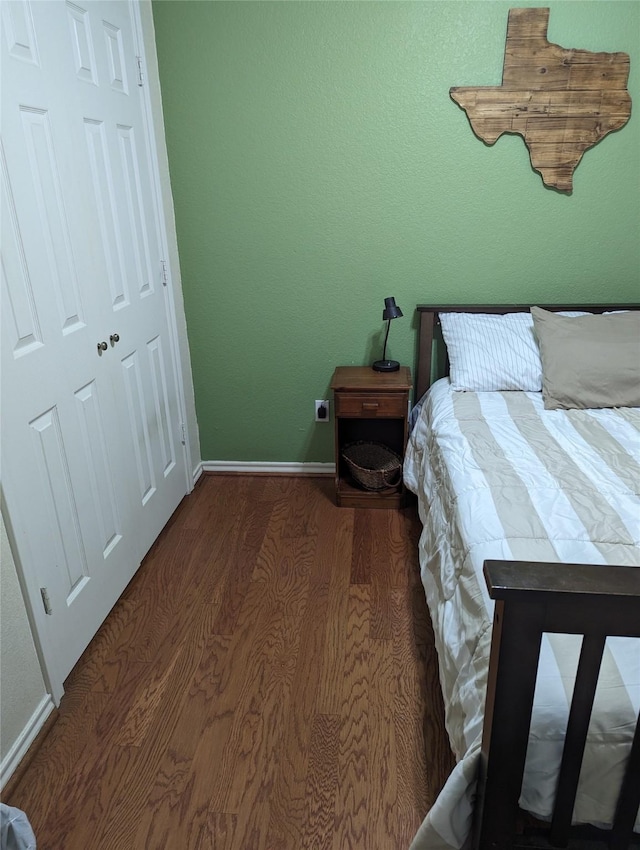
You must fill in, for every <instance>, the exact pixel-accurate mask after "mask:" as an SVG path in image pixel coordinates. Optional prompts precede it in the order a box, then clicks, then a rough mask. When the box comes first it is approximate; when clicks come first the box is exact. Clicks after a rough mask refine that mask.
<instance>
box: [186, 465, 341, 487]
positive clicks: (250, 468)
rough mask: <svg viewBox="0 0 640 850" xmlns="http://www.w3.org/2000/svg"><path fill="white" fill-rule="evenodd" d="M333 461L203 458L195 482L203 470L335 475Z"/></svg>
mask: <svg viewBox="0 0 640 850" xmlns="http://www.w3.org/2000/svg"><path fill="white" fill-rule="evenodd" d="M335 471H336V467H335V464H333V463H271V462H270V461H237V460H203V461H202V462H201V463H200V464H198V466H197V467H196V469H195V470H194V473H193V483H194V484H195V482H196V481H197V480H198V478H200V476H201V475H202V473H203V472H239V473H245V475H256V474H258V475H259V474H262V475H334V474H335Z"/></svg>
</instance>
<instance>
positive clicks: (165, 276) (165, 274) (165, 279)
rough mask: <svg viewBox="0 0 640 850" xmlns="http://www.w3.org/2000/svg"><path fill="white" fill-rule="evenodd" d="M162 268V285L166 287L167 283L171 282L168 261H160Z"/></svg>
mask: <svg viewBox="0 0 640 850" xmlns="http://www.w3.org/2000/svg"><path fill="white" fill-rule="evenodd" d="M160 266H161V268H162V285H163V286H166V285H167V283H168V282H169V275H168V272H167V261H166V260H160Z"/></svg>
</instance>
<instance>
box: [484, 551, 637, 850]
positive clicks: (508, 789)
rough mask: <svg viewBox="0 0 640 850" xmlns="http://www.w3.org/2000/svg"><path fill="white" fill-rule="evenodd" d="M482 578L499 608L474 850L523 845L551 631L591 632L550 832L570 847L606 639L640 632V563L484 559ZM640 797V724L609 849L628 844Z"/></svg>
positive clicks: (584, 651) (584, 650) (554, 843)
mask: <svg viewBox="0 0 640 850" xmlns="http://www.w3.org/2000/svg"><path fill="white" fill-rule="evenodd" d="M484 574H485V579H486V582H487V587H488V589H489V595H490V596H491V598H492V599H494V600H495V611H494V623H493V634H492V643H491V658H490V663H489V676H488V682H487V699H486V708H485V722H484V730H483V736H482V756H481V767H480V775H479V779H478V792H477V798H476V807H475V815H476V822H475V829H474V845H473V846H474V848H476V849H477V850H508V849H509V848H513V847H514V846H515V845H516V844H517V841H516V823H517V818H518V800H519V797H520V792H521V789H522V779H523V774H524V766H525V759H526V754H527V746H528V739H529V727H530V725H531V714H532V709H533V697H534V693H535V686H536V678H537V669H538V660H539V656H540V645H541V641H542V635H543V633H544V632H550V633H562V634H575V635H582V636H583V643H582V651H581V653H580V660H579V664H578V672H577V674H576V683H575V689H574V694H573V698H572V700H571V706H570V711H569V721H568V725H567V730H566V736H565V746H564V751H563V756H562V763H561V767H560V773H559V780H558V788H557V792H556V799H555V804H554V810H553V817H552V826H551V834H550V836H549V839H550V842H551V844H552V846H559V847H562V846H566V845H567V841H568V839H569V833H570V829H571V821H572V814H573V807H574V802H575V796H576V791H577V786H578V780H579V775H580V768H581V764H582V758H583V754H584V748H585V745H586V736H587V729H588V726H589V719H590V715H591V709H592V705H593V697H594V693H595V689H596V684H597V679H598V672H599V668H600V662H601V659H602V653H603V650H604V645H605V640H606V638H607V637H608V636H620V637H634V638H640V568H638V567H615V566H596V565H584V564H557V563H555V564H547V563H530V562H521V561H486V562H485V565H484ZM639 723H640V722H639ZM639 802H640V731H639V727H637V728H636V732H635V738H634V743H633V745H632V746H631V745H630V755H629V759H628V764H627V766H626V771H625V775H624V779H623V783H622V789H621V793H620V796H619V802H618V806H617V810H616V813H615V815H614V817H613V828H612V830H611V831H610V832H609V834H608V838H606V839H605V840H606V841H607V843H608V844H609V846H610V847H611V848H614V847H615V848H616V850H617V848H626V847H628V846H629V844H630V842H631V841H632V832H633V824H634V822H635V819H636V816H637V811H638V805H639ZM601 840H602V839H601ZM518 846H519V845H518ZM547 846H548V845H547Z"/></svg>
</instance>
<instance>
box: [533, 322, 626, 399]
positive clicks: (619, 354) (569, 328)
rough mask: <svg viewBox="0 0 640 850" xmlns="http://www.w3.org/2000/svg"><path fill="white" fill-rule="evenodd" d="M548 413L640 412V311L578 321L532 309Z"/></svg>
mask: <svg viewBox="0 0 640 850" xmlns="http://www.w3.org/2000/svg"><path fill="white" fill-rule="evenodd" d="M531 315H532V316H533V325H534V330H535V333H536V336H537V337H538V342H539V344H540V357H541V359H542V397H543V399H544V406H545V408H547V410H556V409H558V408H563V409H568V408H573V407H579V408H587V407H589V408H594V407H640V310H635V311H634V310H631V311H629V312H626V313H613V314H608V315H598V314H591V315H588V316H580V317H577V318H568V317H566V316H558V315H557V314H556V313H550V312H549V311H548V310H543V309H542V308H541V307H532V308H531Z"/></svg>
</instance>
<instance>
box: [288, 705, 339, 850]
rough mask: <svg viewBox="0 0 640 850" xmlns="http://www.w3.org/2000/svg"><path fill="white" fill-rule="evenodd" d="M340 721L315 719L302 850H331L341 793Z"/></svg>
mask: <svg viewBox="0 0 640 850" xmlns="http://www.w3.org/2000/svg"><path fill="white" fill-rule="evenodd" d="M341 727H342V722H341V718H340V717H339V715H337V714H333V715H329V714H317V715H316V716H315V718H314V722H313V727H312V732H311V744H310V754H311V755H310V759H309V770H308V776H307V783H306V794H305V797H306V817H305V819H304V822H303V825H302V830H301V834H300V842H299V843H298V844H297V845H296V846H297V847H299V848H300V850H332V847H333V837H334V824H335V810H336V794H337V792H338V753H339V749H340V729H341Z"/></svg>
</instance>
